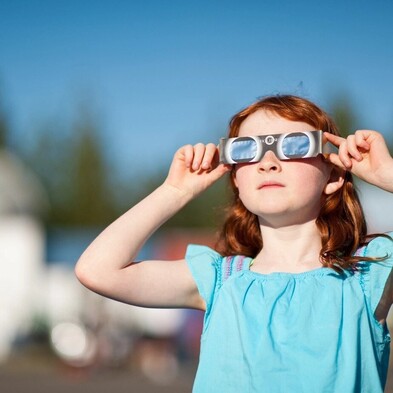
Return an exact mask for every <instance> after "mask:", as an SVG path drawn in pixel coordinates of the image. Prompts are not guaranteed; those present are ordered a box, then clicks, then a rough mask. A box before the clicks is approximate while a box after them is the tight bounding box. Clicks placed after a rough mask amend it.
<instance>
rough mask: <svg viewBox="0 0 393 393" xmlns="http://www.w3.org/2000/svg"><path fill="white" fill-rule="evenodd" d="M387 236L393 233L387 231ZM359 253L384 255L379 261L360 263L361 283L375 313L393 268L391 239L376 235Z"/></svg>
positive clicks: (392, 235)
mask: <svg viewBox="0 0 393 393" xmlns="http://www.w3.org/2000/svg"><path fill="white" fill-rule="evenodd" d="M389 236H391V237H392V238H393V233H389ZM360 255H363V256H367V257H382V258H385V257H386V259H384V260H383V261H381V262H363V263H361V278H360V279H361V284H362V286H363V289H364V293H365V295H366V297H367V298H368V299H369V302H370V306H371V310H372V312H373V313H375V310H376V308H377V306H378V304H379V302H380V300H381V297H382V294H383V291H384V289H385V285H386V283H387V280H388V278H389V275H390V273H391V271H392V268H393V241H392V240H391V239H389V238H384V237H377V238H375V239H373V240H372V241H371V242H370V243H369V244H368V245H367V246H366V247H365V248H364V249H363V250H362V251H361V252H360Z"/></svg>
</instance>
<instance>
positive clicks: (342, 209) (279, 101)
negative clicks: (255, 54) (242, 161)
mask: <svg viewBox="0 0 393 393" xmlns="http://www.w3.org/2000/svg"><path fill="white" fill-rule="evenodd" d="M258 110H265V111H268V112H272V113H274V114H276V115H278V116H280V117H283V118H285V119H287V120H291V121H298V122H303V123H307V124H309V125H310V126H312V127H314V129H315V130H322V131H327V132H330V133H332V134H335V135H339V133H338V130H337V127H336V125H335V123H334V122H333V120H332V119H331V118H330V117H329V116H328V115H327V114H326V113H325V112H324V111H323V110H321V109H320V108H319V107H318V106H316V105H315V104H314V103H312V102H311V101H308V100H306V99H304V98H301V97H296V96H292V95H275V96H269V97H265V98H263V99H261V100H259V101H257V102H255V103H253V104H251V105H250V106H248V107H247V108H245V109H243V110H242V111H240V112H239V113H237V114H236V115H234V116H233V117H232V119H231V121H230V123H229V137H230V138H232V137H236V136H238V134H239V128H240V126H241V124H242V123H243V121H244V120H245V119H246V118H247V117H248V116H249V115H251V114H252V113H255V112H256V111H258ZM231 187H232V190H233V193H234V197H233V200H232V203H231V205H230V206H229V208H228V213H227V218H226V221H225V222H224V226H223V228H222V231H221V234H220V237H219V241H218V243H217V247H216V248H217V251H218V252H220V253H221V254H222V255H224V256H228V255H246V256H249V257H252V258H254V257H256V255H257V254H258V253H259V252H260V250H261V249H262V247H263V239H262V236H261V232H260V227H259V221H258V217H257V216H256V215H255V214H253V213H251V212H249V211H248V210H247V209H246V208H245V206H244V205H243V203H242V201H241V200H240V198H239V192H238V190H237V187H236V186H235V184H234V169H233V170H232V172H231ZM316 225H317V228H318V230H319V232H320V234H321V240H322V249H321V251H320V260H321V262H322V264H323V265H324V266H326V267H331V268H333V269H335V270H337V271H338V270H340V269H348V268H350V267H352V266H353V265H354V264H356V263H357V262H359V260H374V259H373V258H364V257H363V258H362V257H356V256H354V253H355V252H356V250H357V249H358V248H359V247H360V246H362V245H363V244H365V243H366V242H367V225H366V220H365V218H364V213H363V210H362V207H361V204H360V201H359V197H358V194H357V192H356V190H355V187H354V184H353V178H352V175H351V173H350V172H348V171H347V172H345V175H344V184H343V186H342V187H341V188H340V189H339V190H338V191H336V192H335V193H333V194H331V195H322V196H321V210H320V213H319V216H318V218H317V220H316Z"/></svg>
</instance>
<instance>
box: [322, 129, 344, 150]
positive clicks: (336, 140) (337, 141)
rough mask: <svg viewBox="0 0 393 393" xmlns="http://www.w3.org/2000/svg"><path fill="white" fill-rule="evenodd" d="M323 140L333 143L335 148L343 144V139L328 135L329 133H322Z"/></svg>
mask: <svg viewBox="0 0 393 393" xmlns="http://www.w3.org/2000/svg"><path fill="white" fill-rule="evenodd" d="M323 134H324V136H325V138H326V139H327V140H328V141H329V142H330V143H333V145H335V146H336V147H339V146H340V145H341V144H342V143H343V142H345V139H344V138H342V137H341V136H338V135H334V134H330V133H329V132H324V133H323Z"/></svg>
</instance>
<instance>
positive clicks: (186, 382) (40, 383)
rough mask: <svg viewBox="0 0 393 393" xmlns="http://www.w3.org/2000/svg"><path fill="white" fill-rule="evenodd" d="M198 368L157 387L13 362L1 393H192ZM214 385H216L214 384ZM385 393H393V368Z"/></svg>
mask: <svg viewBox="0 0 393 393" xmlns="http://www.w3.org/2000/svg"><path fill="white" fill-rule="evenodd" d="M194 373H195V364H191V365H187V366H183V367H182V368H181V369H180V371H179V373H178V375H177V377H176V378H175V379H174V380H173V381H172V382H170V383H167V384H164V385H163V384H157V383H154V382H152V380H151V379H149V378H147V377H146V376H144V375H143V374H142V373H141V372H138V371H137V370H135V369H132V368H123V369H116V370H109V369H102V370H98V369H97V370H94V371H89V372H86V371H84V372H75V371H72V370H70V369H67V368H65V367H64V366H61V365H60V364H59V363H58V361H57V360H56V359H54V358H48V357H46V358H45V359H43V358H42V357H35V360H34V362H33V363H32V362H31V359H28V360H27V359H21V358H19V359H14V360H13V361H12V362H9V363H8V364H6V365H3V366H1V367H0V392H1V393H69V392H72V393H189V392H191V387H192V381H193V378H194ZM213 383H214V382H213ZM385 392H386V393H392V392H393V365H392V367H391V368H390V373H389V378H388V384H387V386H386V389H385Z"/></svg>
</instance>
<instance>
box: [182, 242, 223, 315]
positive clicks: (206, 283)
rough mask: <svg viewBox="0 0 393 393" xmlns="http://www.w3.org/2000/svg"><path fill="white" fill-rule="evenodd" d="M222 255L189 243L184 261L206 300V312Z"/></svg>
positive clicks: (216, 279)
mask: <svg viewBox="0 0 393 393" xmlns="http://www.w3.org/2000/svg"><path fill="white" fill-rule="evenodd" d="M221 260H222V256H221V255H220V254H219V253H217V252H216V251H214V250H212V249H211V248H209V247H206V246H199V245H193V244H191V245H189V246H188V247H187V251H186V261H187V264H188V267H189V269H190V270H191V274H192V276H193V277H194V280H195V282H196V285H197V287H198V291H199V293H200V295H201V296H202V298H203V300H204V301H205V302H206V312H207V313H208V312H209V311H210V308H211V305H212V302H213V298H214V293H215V290H216V286H217V281H218V279H219V268H218V267H219V265H220V261H221Z"/></svg>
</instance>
